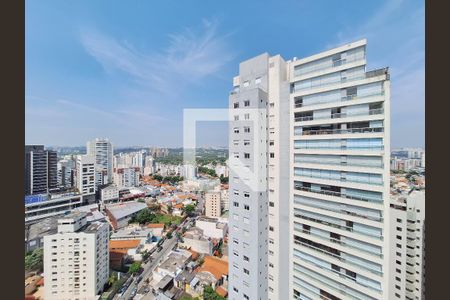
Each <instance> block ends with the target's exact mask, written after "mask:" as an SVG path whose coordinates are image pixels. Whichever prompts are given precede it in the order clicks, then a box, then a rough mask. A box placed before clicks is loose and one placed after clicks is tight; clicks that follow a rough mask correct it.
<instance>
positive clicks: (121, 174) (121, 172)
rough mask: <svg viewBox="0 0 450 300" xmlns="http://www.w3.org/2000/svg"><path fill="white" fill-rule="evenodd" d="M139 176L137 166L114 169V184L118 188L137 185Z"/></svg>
mask: <svg viewBox="0 0 450 300" xmlns="http://www.w3.org/2000/svg"><path fill="white" fill-rule="evenodd" d="M139 176H140V171H139V168H138V167H132V168H122V169H116V170H115V171H114V184H115V185H116V186H117V187H119V188H124V187H134V186H138V185H139Z"/></svg>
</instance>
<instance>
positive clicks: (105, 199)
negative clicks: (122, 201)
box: [98, 184, 119, 205]
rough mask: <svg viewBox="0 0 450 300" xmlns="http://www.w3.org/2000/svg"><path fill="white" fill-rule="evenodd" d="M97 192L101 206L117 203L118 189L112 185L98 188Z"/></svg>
mask: <svg viewBox="0 0 450 300" xmlns="http://www.w3.org/2000/svg"><path fill="white" fill-rule="evenodd" d="M98 191H99V194H100V202H101V203H102V205H105V204H109V203H113V202H117V201H119V188H118V187H117V186H115V185H113V184H109V185H105V186H99V187H98Z"/></svg>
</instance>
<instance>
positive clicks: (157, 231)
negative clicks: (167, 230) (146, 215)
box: [147, 223, 164, 237]
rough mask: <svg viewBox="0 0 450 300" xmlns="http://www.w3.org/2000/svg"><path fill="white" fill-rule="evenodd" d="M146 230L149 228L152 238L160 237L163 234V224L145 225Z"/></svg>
mask: <svg viewBox="0 0 450 300" xmlns="http://www.w3.org/2000/svg"><path fill="white" fill-rule="evenodd" d="M147 228H149V229H150V230H151V232H152V234H153V235H154V236H157V237H162V235H163V232H164V224H163V223H155V224H147Z"/></svg>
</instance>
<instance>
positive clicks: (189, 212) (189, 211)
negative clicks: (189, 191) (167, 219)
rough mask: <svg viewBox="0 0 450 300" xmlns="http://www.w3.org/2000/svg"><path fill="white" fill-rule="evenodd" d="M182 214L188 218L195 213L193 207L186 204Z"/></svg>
mask: <svg viewBox="0 0 450 300" xmlns="http://www.w3.org/2000/svg"><path fill="white" fill-rule="evenodd" d="M184 212H185V213H186V214H187V215H188V216H192V215H193V214H194V212H195V205H194V204H188V205H186V206H185V207H184Z"/></svg>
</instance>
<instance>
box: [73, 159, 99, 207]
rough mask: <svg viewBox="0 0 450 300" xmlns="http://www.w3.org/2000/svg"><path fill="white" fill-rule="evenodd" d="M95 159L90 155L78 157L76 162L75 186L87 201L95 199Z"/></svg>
mask: <svg viewBox="0 0 450 300" xmlns="http://www.w3.org/2000/svg"><path fill="white" fill-rule="evenodd" d="M95 177H96V172H95V157H94V156H92V155H78V156H77V160H76V180H75V185H76V188H77V189H78V191H79V192H80V194H81V195H82V197H83V201H84V199H86V200H87V201H91V199H92V198H94V199H95V187H96V180H95Z"/></svg>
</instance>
